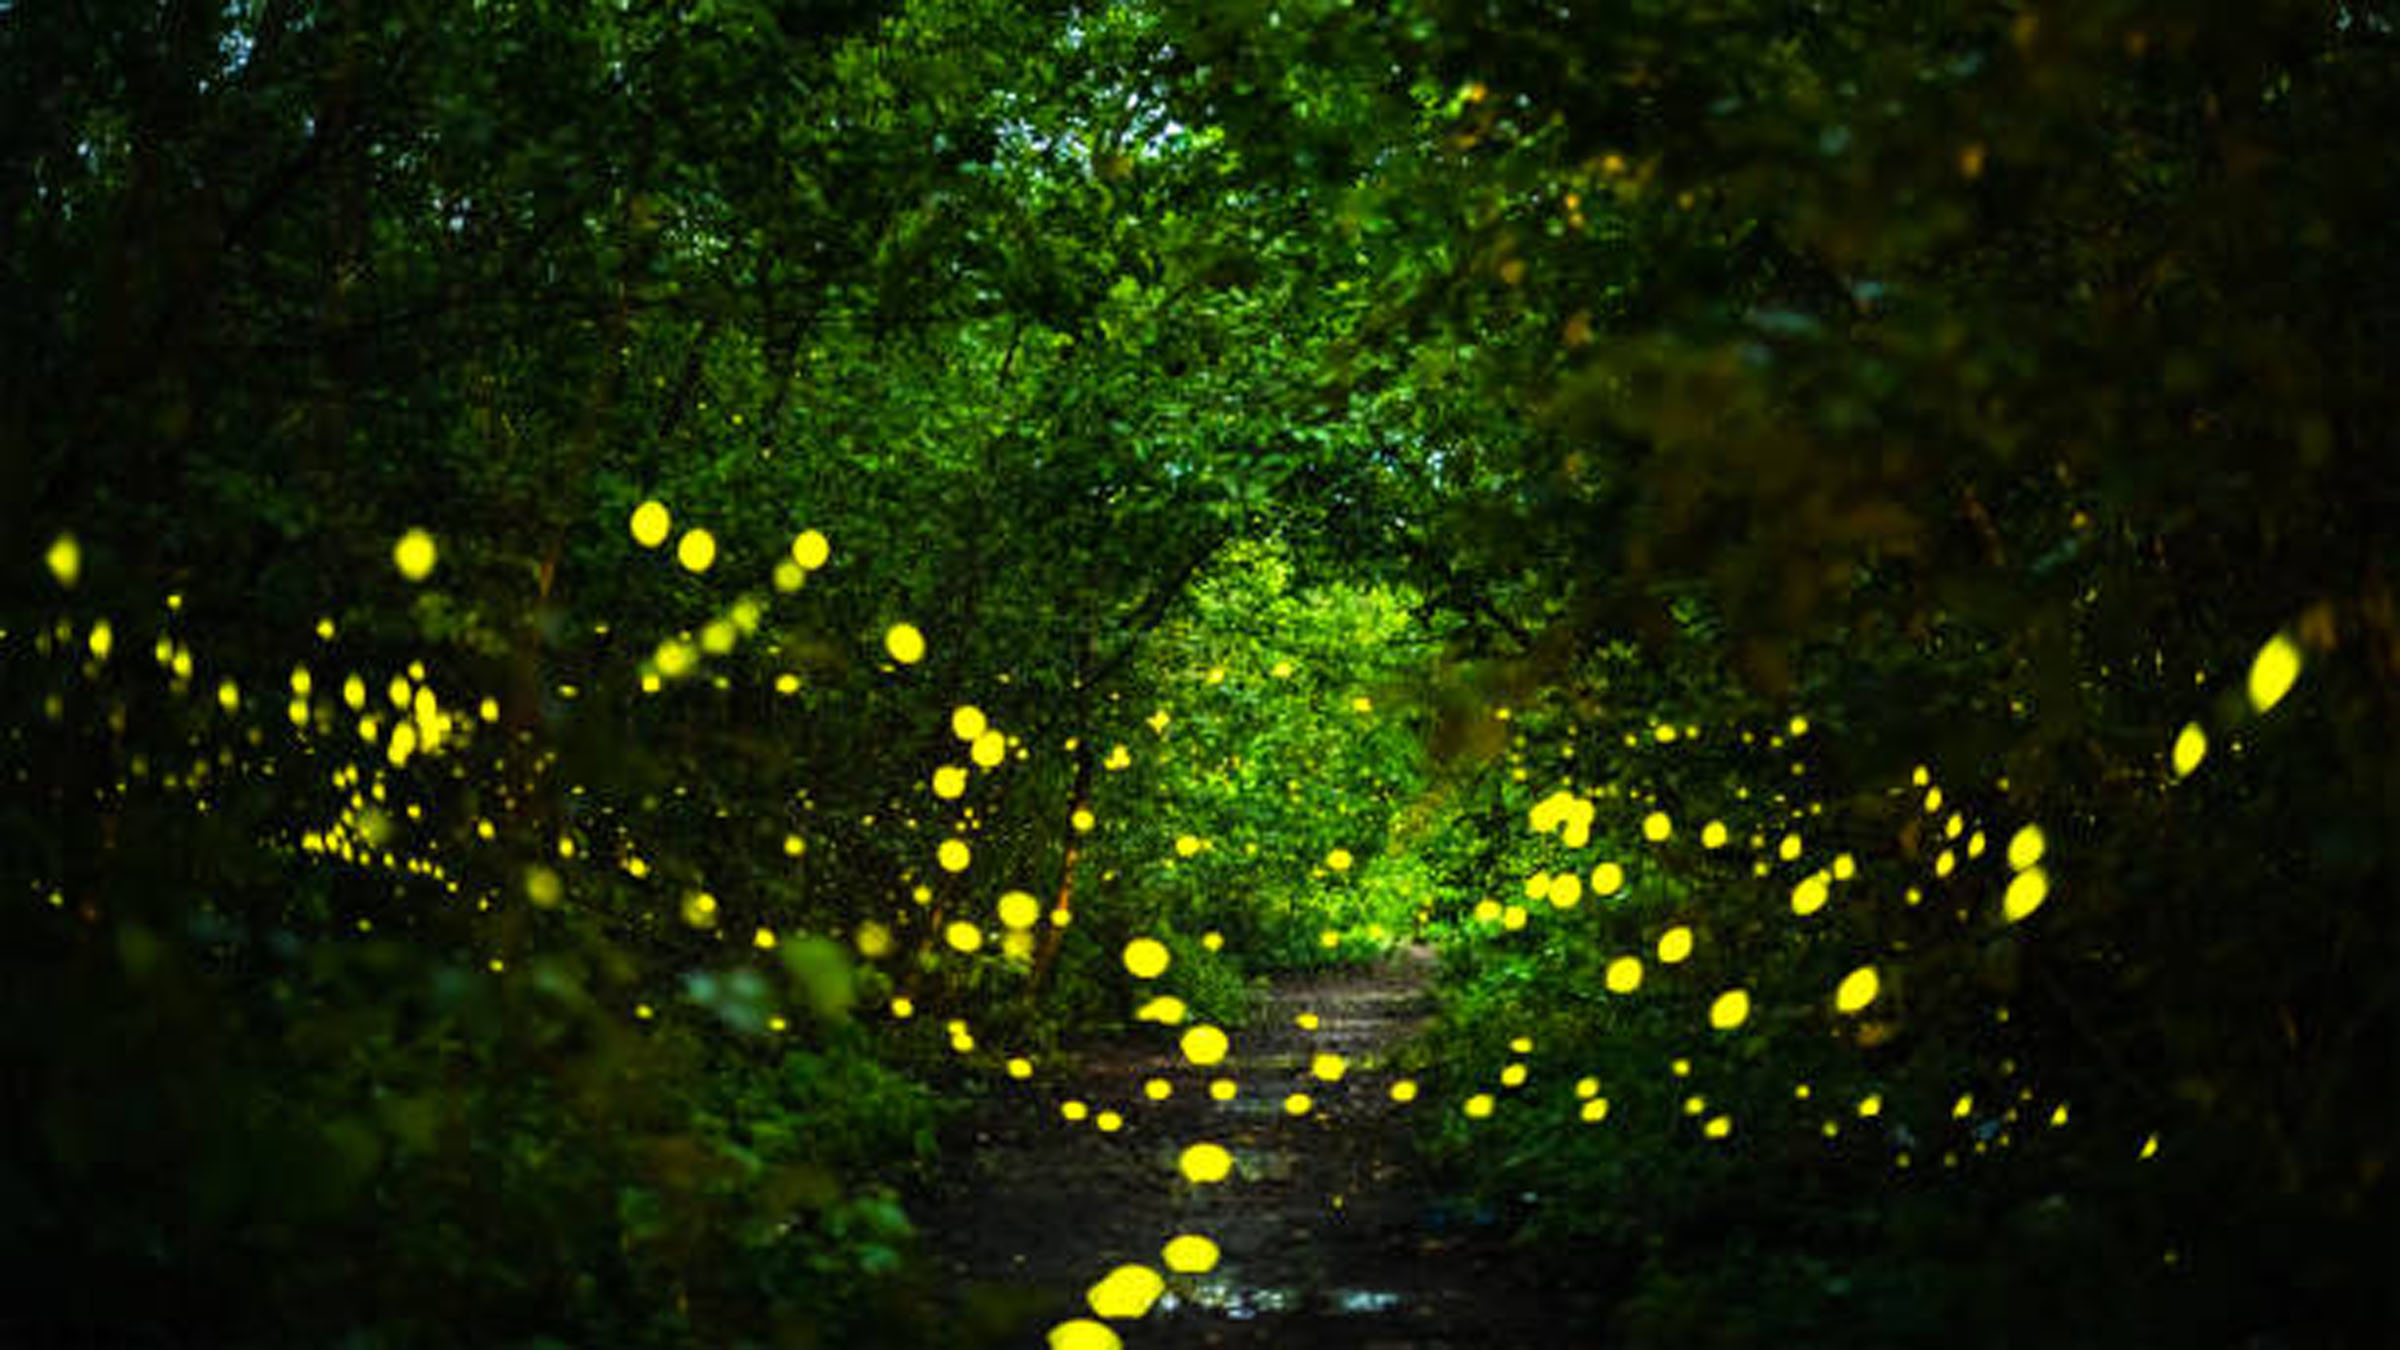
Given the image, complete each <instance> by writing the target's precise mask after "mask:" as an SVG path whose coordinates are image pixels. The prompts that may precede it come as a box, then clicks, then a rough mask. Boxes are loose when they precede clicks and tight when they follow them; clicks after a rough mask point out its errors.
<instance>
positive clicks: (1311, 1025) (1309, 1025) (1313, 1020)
mask: <svg viewBox="0 0 2400 1350" xmlns="http://www.w3.org/2000/svg"><path fill="white" fill-rule="evenodd" d="M1292 1025H1293V1026H1296V1027H1298V1028H1300V1029H1301V1030H1302V1031H1315V1030H1316V1029H1317V1015H1316V1014H1315V1013H1313V1012H1304V1013H1299V1014H1296V1015H1294V1016H1293V1018H1292Z"/></svg>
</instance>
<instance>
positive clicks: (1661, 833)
mask: <svg viewBox="0 0 2400 1350" xmlns="http://www.w3.org/2000/svg"><path fill="white" fill-rule="evenodd" d="M1673 833H1675V822H1674V821H1671V820H1669V819H1667V813H1666V812H1664V811H1653V812H1651V813H1650V814H1649V815H1646V816H1644V817H1642V837H1643V838H1644V839H1647V840H1649V841H1650V842H1651V843H1653V844H1660V843H1664V842H1666V839H1667V836H1668V835H1671V834H1673Z"/></svg>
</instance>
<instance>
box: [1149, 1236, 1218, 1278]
mask: <svg viewBox="0 0 2400 1350" xmlns="http://www.w3.org/2000/svg"><path fill="white" fill-rule="evenodd" d="M1217 1254H1218V1253H1217V1244H1216V1243H1214V1242H1211V1241H1209V1240H1208V1239H1207V1238H1204V1237H1202V1236H1200V1235H1199V1234H1197V1233H1185V1234H1182V1235H1180V1236H1178V1237H1174V1238H1170V1239H1168V1240H1167V1245H1166V1248H1165V1249H1164V1250H1163V1251H1161V1252H1160V1253H1159V1256H1160V1258H1161V1259H1162V1260H1163V1261H1165V1263H1166V1267H1167V1269H1169V1270H1171V1271H1174V1272H1175V1273H1176V1274H1178V1275H1205V1274H1207V1273H1208V1272H1210V1271H1212V1270H1215V1269H1216V1268H1217Z"/></svg>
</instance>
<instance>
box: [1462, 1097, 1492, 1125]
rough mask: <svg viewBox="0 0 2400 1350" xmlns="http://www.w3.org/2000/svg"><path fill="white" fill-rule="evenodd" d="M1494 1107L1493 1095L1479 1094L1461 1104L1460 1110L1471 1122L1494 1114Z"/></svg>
mask: <svg viewBox="0 0 2400 1350" xmlns="http://www.w3.org/2000/svg"><path fill="white" fill-rule="evenodd" d="M1492 1106H1493V1102H1492V1094H1490V1093H1488V1092H1478V1093H1476V1094H1475V1095H1474V1096H1472V1097H1469V1098H1467V1099H1466V1100H1465V1101H1464V1102H1461V1103H1460V1104H1459V1108H1458V1109H1459V1110H1461V1111H1463V1112H1465V1113H1466V1116H1467V1119H1469V1120H1482V1119H1484V1118H1485V1117H1487V1116H1489V1115H1491V1114H1492Z"/></svg>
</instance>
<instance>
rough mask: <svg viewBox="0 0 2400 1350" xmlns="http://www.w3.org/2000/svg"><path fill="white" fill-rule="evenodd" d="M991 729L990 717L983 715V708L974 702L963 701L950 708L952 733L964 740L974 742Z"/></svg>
mask: <svg viewBox="0 0 2400 1350" xmlns="http://www.w3.org/2000/svg"><path fill="white" fill-rule="evenodd" d="M990 729H991V721H990V719H988V718H986V717H985V716H984V715H983V709H981V708H978V707H976V706H975V705H974V704H972V703H961V704H959V705H958V706H957V707H955V708H952V709H951V710H950V734H951V735H953V736H956V737H957V738H958V739H960V740H962V741H966V742H968V743H970V744H972V743H973V742H974V741H975V739H976V738H977V737H979V736H981V735H983V733H984V732H986V731H988V730H990Z"/></svg>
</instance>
